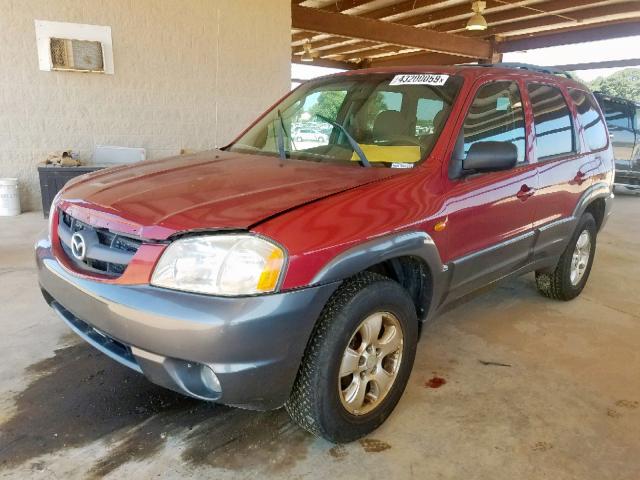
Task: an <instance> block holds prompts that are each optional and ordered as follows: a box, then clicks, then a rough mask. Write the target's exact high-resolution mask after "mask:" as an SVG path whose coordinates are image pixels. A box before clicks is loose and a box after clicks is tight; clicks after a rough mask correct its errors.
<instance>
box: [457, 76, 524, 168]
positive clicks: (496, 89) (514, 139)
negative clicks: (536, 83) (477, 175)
mask: <svg viewBox="0 0 640 480" xmlns="http://www.w3.org/2000/svg"><path fill="white" fill-rule="evenodd" d="M463 135H464V156H465V158H466V156H467V153H468V152H469V149H470V148H471V145H473V144H474V143H476V142H488V141H494V142H511V143H513V144H515V145H516V147H517V149H518V162H519V163H521V162H524V160H525V154H524V152H525V129H524V112H523V110H522V100H521V97H520V90H519V89H518V84H517V83H516V82H492V83H488V84H486V85H484V86H482V87H481V88H480V89H479V90H478V93H477V94H476V98H475V99H474V100H473V104H472V105H471V107H470V108H469V113H468V114H467V118H466V119H465V121H464V126H463Z"/></svg>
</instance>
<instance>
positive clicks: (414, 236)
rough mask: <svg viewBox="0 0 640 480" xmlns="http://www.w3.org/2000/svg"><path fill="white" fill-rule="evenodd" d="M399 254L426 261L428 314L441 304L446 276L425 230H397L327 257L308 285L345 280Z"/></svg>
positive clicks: (445, 271)
mask: <svg viewBox="0 0 640 480" xmlns="http://www.w3.org/2000/svg"><path fill="white" fill-rule="evenodd" d="M399 257H415V258H418V259H420V260H422V261H423V262H424V263H425V264H426V266H427V267H428V269H429V272H430V273H431V277H432V284H433V292H432V301H431V302H430V305H429V312H427V316H428V315H429V314H430V313H431V312H432V311H433V310H434V309H435V308H437V306H438V305H440V303H441V300H442V298H443V296H444V293H445V290H446V285H447V279H448V275H447V268H446V267H445V266H443V264H442V260H441V258H440V254H439V252H438V247H437V246H436V244H435V242H434V241H433V239H432V238H431V237H430V236H429V235H427V234H426V233H425V232H421V231H409V232H406V231H405V232H399V233H394V234H390V235H384V236H382V237H379V238H375V239H373V240H368V241H366V242H363V243H360V244H358V245H356V246H354V247H352V248H350V249H348V250H346V251H345V252H342V253H340V254H339V255H337V256H336V257H334V258H333V259H332V260H330V261H329V262H328V263H327V264H326V265H325V266H324V267H323V268H322V269H321V270H320V271H319V272H318V273H317V274H316V275H315V276H314V277H313V280H312V281H311V284H312V285H318V284H325V283H331V282H336V281H340V280H344V279H346V278H348V277H351V276H353V275H355V274H357V273H359V272H362V271H364V270H367V269H368V268H370V267H372V266H374V265H376V264H379V263H382V262H385V261H387V260H391V259H394V258H399Z"/></svg>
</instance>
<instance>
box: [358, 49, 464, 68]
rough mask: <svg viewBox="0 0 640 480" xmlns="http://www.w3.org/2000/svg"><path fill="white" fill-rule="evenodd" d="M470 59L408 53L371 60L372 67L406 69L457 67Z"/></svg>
mask: <svg viewBox="0 0 640 480" xmlns="http://www.w3.org/2000/svg"><path fill="white" fill-rule="evenodd" d="M467 60H469V59H468V58H465V57H459V56H456V55H446V54H443V53H432V52H427V53H408V54H402V55H394V56H391V57H388V58H385V57H382V58H373V59H371V62H370V66H371V67H404V66H415V65H455V64H456V63H464V62H466V61H467Z"/></svg>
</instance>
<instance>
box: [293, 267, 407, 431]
mask: <svg viewBox="0 0 640 480" xmlns="http://www.w3.org/2000/svg"><path fill="white" fill-rule="evenodd" d="M417 339H418V319H417V316H416V311H415V307H414V305H413V302H412V301H411V298H410V297H409V295H408V293H407V292H406V290H405V289H404V288H402V286H401V285H400V284H398V283H397V282H394V281H393V280H390V279H388V278H386V277H383V276H382V275H378V274H374V273H370V272H365V273H362V274H359V275H357V276H355V277H353V278H352V279H350V280H347V281H346V282H345V283H344V284H343V285H342V286H341V287H340V288H339V289H338V290H337V291H336V293H335V294H334V295H333V297H332V298H331V299H330V300H329V302H328V303H327V305H326V307H325V308H324V310H323V312H322V314H321V316H320V319H319V320H318V324H317V326H316V328H315V330H314V332H313V334H312V337H311V339H310V340H309V345H308V346H307V351H306V352H305V357H304V359H303V362H302V365H301V367H300V371H299V372H298V377H297V379H296V382H295V385H294V387H293V391H292V393H291V397H290V398H289V400H288V401H287V403H286V405H285V408H286V409H287V412H289V415H290V416H291V418H292V419H293V420H294V421H295V422H297V423H298V424H299V425H300V426H301V427H303V428H304V429H306V430H308V431H309V432H311V433H313V434H315V435H318V436H321V437H324V438H325V439H327V440H329V441H331V442H336V443H343V442H350V441H353V440H356V439H358V438H361V437H363V436H364V435H366V434H368V433H370V432H371V431H373V430H374V429H376V428H377V427H378V426H380V425H381V424H382V423H383V422H384V421H385V420H386V418H387V417H388V416H389V415H390V414H391V412H392V411H393V409H394V408H395V406H396V404H397V403H398V401H399V400H400V397H401V396H402V392H403V391H404V389H405V387H406V385H407V381H408V379H409V374H410V373H411V368H412V366H413V360H414V358H415V352H416V343H417Z"/></svg>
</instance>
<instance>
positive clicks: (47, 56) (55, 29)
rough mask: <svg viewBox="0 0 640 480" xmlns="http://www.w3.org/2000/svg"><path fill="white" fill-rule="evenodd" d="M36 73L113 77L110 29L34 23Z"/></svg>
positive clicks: (102, 26)
mask: <svg viewBox="0 0 640 480" xmlns="http://www.w3.org/2000/svg"><path fill="white" fill-rule="evenodd" d="M35 27H36V44H37V46H38V64H39V67H40V70H43V71H46V72H49V71H51V70H62V71H67V72H97V73H105V74H108V75H113V42H112V40H111V27H108V26H104V25H89V24H84V23H67V22H51V21H48V20H35Z"/></svg>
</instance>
